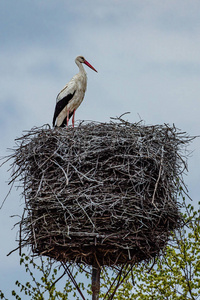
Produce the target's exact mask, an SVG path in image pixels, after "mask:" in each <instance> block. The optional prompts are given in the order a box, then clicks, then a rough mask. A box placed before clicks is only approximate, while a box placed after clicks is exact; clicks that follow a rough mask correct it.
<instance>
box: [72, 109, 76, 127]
mask: <svg viewBox="0 0 200 300" xmlns="http://www.w3.org/2000/svg"><path fill="white" fill-rule="evenodd" d="M75 111H76V110H74V112H73V116H72V126H73V127H74V119H75Z"/></svg>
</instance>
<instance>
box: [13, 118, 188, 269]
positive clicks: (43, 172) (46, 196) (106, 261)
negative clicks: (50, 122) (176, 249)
mask: <svg viewBox="0 0 200 300" xmlns="http://www.w3.org/2000/svg"><path fill="white" fill-rule="evenodd" d="M188 141H189V138H188V137H187V136H186V134H185V133H181V132H180V131H179V130H177V128H176V127H174V126H173V127H170V126H168V125H156V126H145V125H143V124H141V123H129V122H126V121H124V120H121V119H119V120H115V121H111V122H110V123H96V122H88V123H87V122H85V123H84V122H83V123H80V124H79V125H78V126H77V127H75V128H72V127H68V128H67V129H66V128H55V129H51V128H50V127H48V126H43V127H40V128H34V129H32V130H30V131H28V132H26V134H24V135H23V137H21V138H19V139H17V140H16V148H15V150H14V154H13V155H12V157H13V158H14V163H13V167H14V171H13V174H12V176H11V181H13V180H16V179H17V180H19V182H20V183H21V185H22V186H23V189H24V190H23V195H24V197H25V211H24V215H23V218H22V220H21V223H20V239H19V243H20V247H24V246H27V245H29V246H31V247H32V251H33V253H34V254H36V255H45V256H49V257H52V258H54V259H56V260H58V261H62V262H70V261H74V262H76V263H85V264H88V265H93V264H94V263H98V264H99V265H106V266H112V265H119V264H124V263H131V264H134V263H136V262H139V261H141V260H148V259H151V258H152V257H155V256H156V255H158V253H159V252H160V250H161V249H163V247H164V246H165V245H166V243H167V241H168V240H169V236H170V234H171V232H172V231H174V230H175V229H176V228H178V227H180V226H181V224H182V219H181V215H180V211H179V208H180V204H179V203H178V201H177V195H178V192H179V188H180V185H179V183H180V181H181V180H182V173H183V171H184V169H185V167H186V165H185V162H184V160H185V159H184V157H183V154H182V150H183V149H184V147H185V144H187V143H188Z"/></svg>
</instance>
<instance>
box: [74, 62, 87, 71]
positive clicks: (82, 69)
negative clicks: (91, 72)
mask: <svg viewBox="0 0 200 300" xmlns="http://www.w3.org/2000/svg"><path fill="white" fill-rule="evenodd" d="M75 63H76V64H77V66H78V67H79V72H80V73H82V74H86V72H85V69H84V67H83V64H82V63H80V62H79V61H75Z"/></svg>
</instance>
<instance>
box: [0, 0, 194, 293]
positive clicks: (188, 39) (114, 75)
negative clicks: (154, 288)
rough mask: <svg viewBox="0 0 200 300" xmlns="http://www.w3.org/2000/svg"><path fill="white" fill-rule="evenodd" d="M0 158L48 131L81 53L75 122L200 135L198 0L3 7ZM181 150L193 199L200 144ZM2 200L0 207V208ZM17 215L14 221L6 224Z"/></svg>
mask: <svg viewBox="0 0 200 300" xmlns="http://www.w3.org/2000/svg"><path fill="white" fill-rule="evenodd" d="M0 28H1V30H0V70H1V80H0V90H1V94H0V125H1V130H0V138H1V144H0V156H1V157H3V156H5V155H8V154H10V153H11V152H10V150H8V149H9V148H13V147H14V145H15V141H14V140H15V138H16V137H20V136H22V133H23V131H24V130H30V129H31V128H32V127H34V126H41V125H43V124H46V123H48V124H52V117H53V112H54V108H55V99H56V96H57V94H58V93H59V92H60V90H61V89H62V88H63V87H64V86H65V84H66V83H67V82H68V81H69V80H70V79H71V78H72V77H73V76H74V75H75V74H76V73H77V72H78V69H77V66H76V64H75V63H74V59H75V58H76V56H77V55H83V56H84V57H85V58H86V59H87V60H88V61H89V62H90V63H91V64H92V65H93V66H94V67H95V69H97V70H98V73H95V72H93V71H92V70H91V69H89V68H87V67H85V69H86V68H87V69H86V72H87V75H88V87H87V92H86V95H85V98H84V101H83V103H82V104H81V106H80V107H79V109H78V110H77V112H76V119H77V120H93V121H100V122H109V120H110V117H116V116H120V115H121V114H123V113H124V112H130V114H129V115H127V116H126V119H127V120H128V121H129V122H138V121H139V120H141V119H142V120H143V121H144V122H145V124H146V125H150V124H153V125H155V124H164V123H168V124H170V125H172V124H175V125H176V127H178V128H180V129H181V130H182V131H184V132H187V133H188V134H189V135H191V136H194V135H195V136H197V135H200V118H199V112H200V100H199V99H200V2H199V1H197V0H193V1H190V0H187V1H186V0H165V1H160V0H154V1H153V0H143V1H141V0H109V1H108V0H106V1H105V0H96V1H93V0H74V1H67V0H59V1H55V0H54V1H53V0H48V1H45V0H35V1H31V0H21V1H11V0H1V2H0ZM188 150H189V151H190V152H191V154H190V157H189V158H188V170H189V172H188V173H187V175H186V176H185V177H184V178H185V182H186V184H187V187H188V191H189V194H190V196H191V197H192V199H193V204H194V205H195V206H196V207H197V203H198V201H199V180H200V168H199V165H200V139H199V138H197V139H196V140H194V141H193V142H192V143H191V144H190V146H189V148H188ZM8 169H9V163H8V164H6V165H4V166H2V167H1V168H0V183H1V185H0V188H1V199H0V200H1V201H3V199H4V197H5V196H6V194H7V193H8V191H9V186H8V185H7V182H8V180H9V174H10V171H8ZM20 192H21V190H20V189H16V188H14V189H13V190H12V192H11V193H10V194H9V196H8V198H7V199H6V202H5V203H4V206H3V208H2V209H1V210H0V241H1V244H0V253H1V255H0V270H1V272H0V289H3V290H4V292H5V294H7V295H8V293H9V291H10V289H11V286H12V288H13V287H14V282H15V280H16V279H17V278H19V277H20V278H21V281H23V280H25V278H26V274H25V271H24V270H23V269H22V268H21V267H19V256H18V252H17V251H16V252H14V253H13V254H12V255H10V256H9V257H7V254H8V253H9V252H10V251H11V250H13V249H14V248H16V247H17V246H18V244H17V242H16V241H15V239H16V236H17V231H18V228H17V227H14V228H13V226H14V224H15V223H17V222H18V221H19V220H20V219H19V216H20V215H21V214H22V211H23V198H22V197H21V196H20ZM1 201H0V203H1ZM13 215H15V217H10V216H13Z"/></svg>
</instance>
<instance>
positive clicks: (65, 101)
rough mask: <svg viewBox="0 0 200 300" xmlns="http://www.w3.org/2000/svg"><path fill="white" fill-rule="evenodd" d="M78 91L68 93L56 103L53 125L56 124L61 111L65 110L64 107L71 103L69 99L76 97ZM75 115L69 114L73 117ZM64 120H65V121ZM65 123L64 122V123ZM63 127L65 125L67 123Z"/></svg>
mask: <svg viewBox="0 0 200 300" xmlns="http://www.w3.org/2000/svg"><path fill="white" fill-rule="evenodd" d="M75 92H76V91H74V93H73V94H68V95H67V96H65V97H64V98H63V99H61V100H59V101H58V102H57V103H56V107H55V111H54V116H53V126H55V122H56V118H57V117H58V115H59V114H60V113H61V111H62V110H63V108H64V107H65V106H66V105H67V104H68V103H69V101H70V100H71V99H72V98H73V97H74V94H75ZM72 115H73V113H70V114H69V117H71V116H72ZM64 121H65V120H64ZM64 121H63V122H64ZM62 125H63V123H62ZM62 125H61V127H64V126H65V124H64V125H63V126H62Z"/></svg>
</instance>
